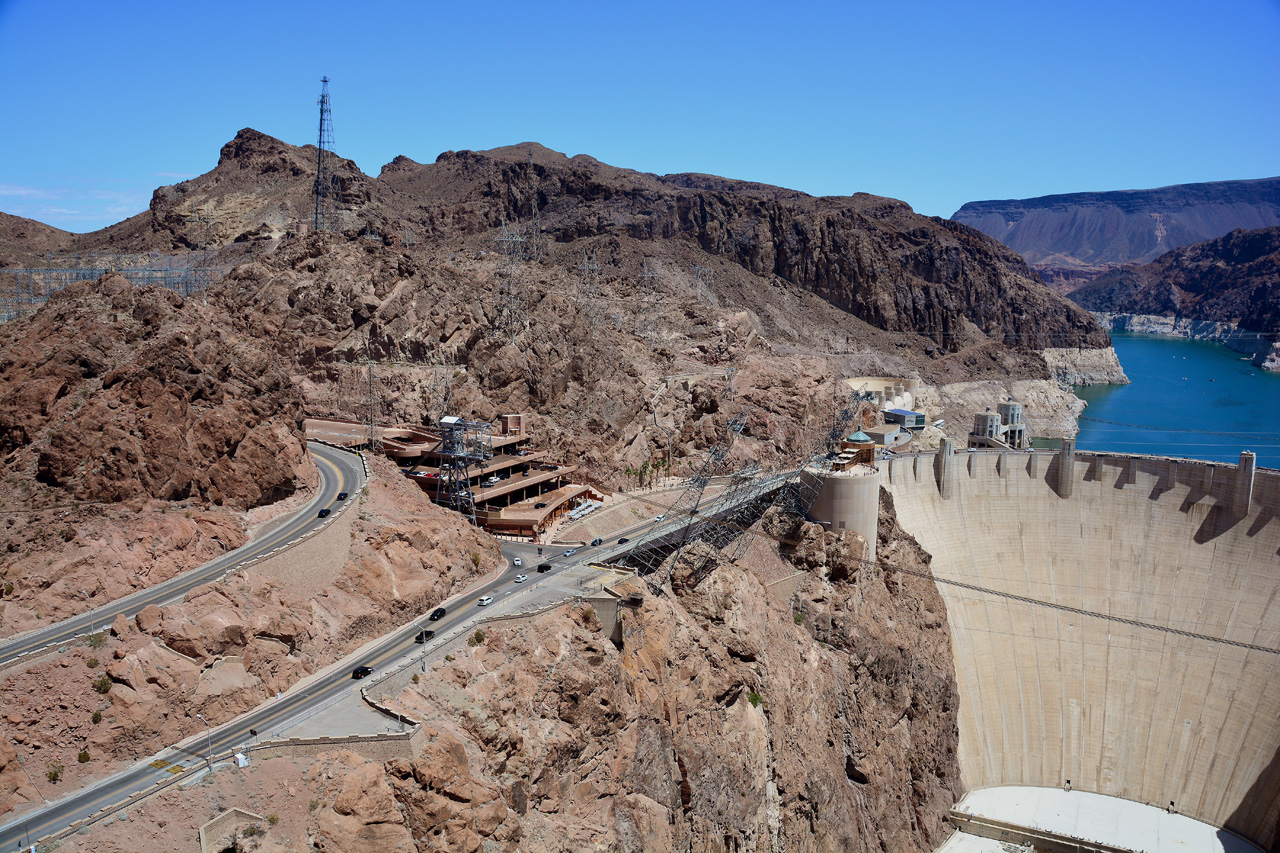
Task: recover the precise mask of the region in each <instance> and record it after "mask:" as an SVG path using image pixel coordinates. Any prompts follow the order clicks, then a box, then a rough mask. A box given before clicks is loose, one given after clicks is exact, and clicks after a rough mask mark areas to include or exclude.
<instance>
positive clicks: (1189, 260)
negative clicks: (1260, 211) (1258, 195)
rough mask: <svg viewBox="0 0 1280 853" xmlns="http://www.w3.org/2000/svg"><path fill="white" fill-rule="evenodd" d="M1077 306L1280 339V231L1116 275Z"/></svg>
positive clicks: (1242, 236)
mask: <svg viewBox="0 0 1280 853" xmlns="http://www.w3.org/2000/svg"><path fill="white" fill-rule="evenodd" d="M1071 299H1072V301H1074V302H1076V303H1077V304H1079V305H1082V306H1084V307H1085V308H1088V309H1089V310H1090V311H1105V312H1108V313H1124V314H1158V315H1163V316H1167V317H1187V318H1191V319H1195V320H1211V321H1215V322H1222V323H1235V324H1236V325H1237V326H1238V327H1239V328H1241V329H1244V330H1246V331H1251V332H1280V227H1274V228H1260V229H1257V230H1255V231H1245V230H1239V231H1232V232H1231V233H1230V234H1227V235H1226V236H1225V237H1219V238H1218V239H1216V240H1206V241H1205V242H1203V243H1195V244H1193V245H1190V246H1184V247H1183V248H1180V249H1176V250H1174V251H1172V252H1169V253H1167V254H1165V255H1162V256H1160V257H1159V258H1157V259H1156V260H1154V261H1152V262H1151V263H1149V264H1140V265H1133V266H1126V267H1123V268H1121V269H1118V270H1114V271H1112V272H1110V273H1107V274H1106V275H1103V276H1100V277H1099V278H1097V279H1095V280H1094V281H1092V282H1090V283H1089V284H1088V285H1086V286H1084V287H1082V288H1080V289H1079V290H1076V291H1075V292H1074V293H1072V294H1071Z"/></svg>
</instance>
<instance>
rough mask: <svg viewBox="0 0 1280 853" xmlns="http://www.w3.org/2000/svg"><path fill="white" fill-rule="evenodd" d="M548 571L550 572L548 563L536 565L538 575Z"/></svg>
mask: <svg viewBox="0 0 1280 853" xmlns="http://www.w3.org/2000/svg"><path fill="white" fill-rule="evenodd" d="M549 571H551V564H550V563H541V564H539V565H538V574H542V573H543V572H549Z"/></svg>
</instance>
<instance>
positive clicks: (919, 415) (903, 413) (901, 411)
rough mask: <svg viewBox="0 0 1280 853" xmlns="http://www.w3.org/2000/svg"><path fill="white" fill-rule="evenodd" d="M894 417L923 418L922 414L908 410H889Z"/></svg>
mask: <svg viewBox="0 0 1280 853" xmlns="http://www.w3.org/2000/svg"><path fill="white" fill-rule="evenodd" d="M889 411H891V412H893V413H894V414H895V415H914V416H916V417H918V418H923V417H924V412H913V411H911V410H910V409H890V410H889Z"/></svg>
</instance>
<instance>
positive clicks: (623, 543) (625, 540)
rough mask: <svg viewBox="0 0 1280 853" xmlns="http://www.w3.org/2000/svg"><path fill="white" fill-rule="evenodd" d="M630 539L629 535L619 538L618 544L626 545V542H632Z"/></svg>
mask: <svg viewBox="0 0 1280 853" xmlns="http://www.w3.org/2000/svg"><path fill="white" fill-rule="evenodd" d="M630 541H631V540H630V539H628V538H627V537H625V536H623V537H622V538H621V539H619V540H618V544H619V545H625V544H626V543H628V542H630Z"/></svg>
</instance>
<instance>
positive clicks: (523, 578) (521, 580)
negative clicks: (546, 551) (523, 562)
mask: <svg viewBox="0 0 1280 853" xmlns="http://www.w3.org/2000/svg"><path fill="white" fill-rule="evenodd" d="M528 579H529V576H528V575H516V583H524V582H525V581H527V580H528Z"/></svg>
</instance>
